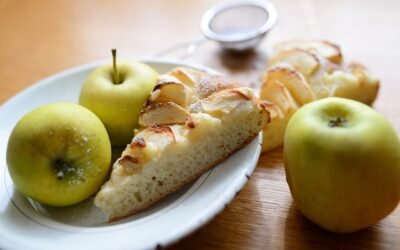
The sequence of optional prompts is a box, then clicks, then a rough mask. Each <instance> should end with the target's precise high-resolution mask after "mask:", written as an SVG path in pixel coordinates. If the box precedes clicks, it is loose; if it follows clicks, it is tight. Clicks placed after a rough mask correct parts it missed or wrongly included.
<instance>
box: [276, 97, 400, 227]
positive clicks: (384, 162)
mask: <svg viewBox="0 0 400 250" xmlns="http://www.w3.org/2000/svg"><path fill="white" fill-rule="evenodd" d="M337 116H340V117H343V118H345V119H347V124H346V125H345V126H344V127H331V126H329V121H330V120H333V121H335V117H337ZM331 125H332V123H331ZM284 160H285V172H286V179H287V182H288V184H289V187H290V191H291V193H292V197H293V199H294V202H295V205H297V207H298V209H299V210H300V211H301V212H302V213H303V214H304V215H305V216H306V217H307V218H308V219H310V220H311V221H313V222H314V223H316V224H318V225H319V226H321V227H323V228H325V229H327V230H330V231H333V232H337V233H348V232H354V231H357V230H360V229H363V228H366V227H368V226H370V225H373V224H375V223H377V222H378V221H379V220H381V219H383V218H384V217H385V216H387V215H388V214H389V213H390V212H392V211H393V210H394V209H395V207H396V206H397V204H398V203H399V199H400V142H399V138H398V136H397V133H396V131H395V130H394V128H393V127H392V126H391V125H390V123H389V122H388V121H387V119H386V118H385V117H384V116H382V115H381V114H379V113H378V112H376V111H375V110H374V109H372V108H370V107H369V106H367V105H365V104H362V103H359V102H356V101H352V100H348V99H343V98H334V97H332V98H326V99H322V100H319V101H315V102H312V103H309V104H306V105H305V106H303V107H302V108H300V109H299V110H298V111H297V112H296V113H295V114H294V115H293V117H292V118H291V119H290V121H289V123H288V126H287V128H286V132H285V142H284Z"/></svg>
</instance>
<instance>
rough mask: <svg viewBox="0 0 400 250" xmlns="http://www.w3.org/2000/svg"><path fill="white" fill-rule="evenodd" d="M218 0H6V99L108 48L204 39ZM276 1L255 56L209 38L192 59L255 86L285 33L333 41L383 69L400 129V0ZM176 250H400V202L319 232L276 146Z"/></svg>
mask: <svg viewBox="0 0 400 250" xmlns="http://www.w3.org/2000/svg"><path fill="white" fill-rule="evenodd" d="M217 2H220V1H216V0H206V1H183V0H181V1H180V0H168V1H167V0H165V1H139V0H136V1H128V0H119V1H68V0H61V1H51V0H31V1H22V0H0V103H4V102H5V101H7V99H9V98H10V97H12V96H13V95H15V94H16V93H18V92H19V91H21V90H23V89H24V88H26V87H28V86H29V85H31V84H33V83H34V82H36V81H38V80H40V79H41V78H43V77H46V76H48V75H51V74H53V73H56V72H58V71H60V70H63V69H67V68H69V67H72V66H76V65H79V64H83V63H88V62H91V61H93V60H98V59H103V58H108V57H109V49H110V48H112V47H117V48H118V49H119V54H120V55H124V56H140V55H147V56H148V55H153V54H155V53H156V52H158V51H161V50H163V49H165V48H167V47H169V46H171V45H174V44H177V43H180V42H186V41H192V40H193V39H196V38H199V37H201V34H200V31H199V21H200V18H201V16H202V13H204V11H205V10H206V9H207V8H208V7H210V6H211V5H213V4H215V3H217ZM272 2H273V3H274V4H275V5H276V7H277V10H278V16H279V17H278V18H279V20H278V23H277V25H276V26H275V28H274V30H273V31H272V32H271V33H270V34H269V35H268V38H267V39H266V40H265V41H264V43H263V44H262V45H261V46H260V47H259V49H258V51H257V52H256V53H254V54H250V55H246V56H233V55H231V54H227V53H224V52H223V51H221V50H220V49H219V48H218V46H217V45H216V44H214V43H211V42H209V43H207V44H205V45H203V46H202V47H201V48H200V49H199V51H197V53H196V54H195V55H193V56H192V57H191V58H189V59H188V61H193V62H197V63H200V64H204V65H207V66H210V67H214V68H216V69H217V70H219V71H221V72H223V73H226V74H229V75H231V76H233V77H235V78H237V79H238V80H241V81H243V83H245V84H248V85H250V86H252V87H257V86H259V84H260V82H259V81H258V80H257V79H258V76H259V75H260V74H261V71H260V70H262V69H263V68H264V67H265V61H266V60H267V48H268V46H270V45H271V44H273V43H275V42H277V41H281V40H284V39H288V38H308V37H312V38H324V39H328V40H331V41H334V42H336V43H339V44H341V45H342V49H343V51H344V54H345V56H349V57H351V58H356V59H357V60H359V61H361V62H364V63H365V64H366V65H367V66H368V67H369V68H370V69H371V70H372V72H374V73H375V74H376V75H377V76H379V78H380V79H381V80H382V87H381V90H380V93H379V97H378V100H377V101H376V102H375V105H374V106H375V108H376V109H378V110H379V111H380V112H382V113H384V114H385V115H386V116H387V117H388V118H389V120H390V121H391V122H392V123H393V124H394V126H395V127H396V129H397V130H398V131H400V109H399V103H400V102H399V96H400V94H398V92H400V84H399V83H400V73H399V69H398V67H399V58H400V33H399V32H398V31H399V28H398V25H399V24H400V15H399V10H400V2H399V1H396V0H387V1H377V0H376V1H361V0H358V1H351V2H350V1H345V0H337V1H317V0H299V1H290V0H280V1H277V0H276V1H272ZM0 122H1V121H0ZM171 248H172V249H189V248H190V249H205V248H207V249H213V248H222V249H267V248H270V249H399V248H400V208H398V209H397V210H396V211H395V212H394V213H392V214H391V215H390V216H389V217H387V218H386V219H384V220H383V221H381V222H380V223H379V224H377V225H375V226H373V227H371V228H369V229H367V230H364V231H361V232H358V233H355V234H350V235H336V234H332V233H328V232H326V231H323V230H321V229H319V228H318V227H316V226H314V225H313V224H311V223H310V222H309V221H307V220H306V219H305V218H304V217H303V216H302V215H301V214H300V213H299V212H298V211H297V210H296V208H295V207H294V206H293V204H292V198H291V196H290V193H289V189H288V186H287V184H286V181H285V176H284V171H283V164H282V150H281V149H278V150H275V151H273V152H270V153H268V154H264V155H262V156H261V158H260V160H259V163H258V166H257V169H256V171H255V172H254V174H253V176H252V177H251V179H250V181H249V182H248V183H247V184H246V186H245V187H244V189H243V190H242V191H241V192H240V194H239V195H238V196H237V197H236V198H235V199H234V201H233V202H232V203H231V204H230V205H229V206H228V207H227V208H226V209H225V210H224V211H223V212H222V213H221V214H219V215H218V216H216V218H214V219H213V220H212V221H211V222H209V223H208V224H207V225H206V226H204V227H203V228H201V229H199V230H198V231H196V232H195V233H193V234H192V235H190V236H188V237H186V238H185V239H183V240H182V241H180V242H179V243H177V244H175V245H173V246H172V247H171Z"/></svg>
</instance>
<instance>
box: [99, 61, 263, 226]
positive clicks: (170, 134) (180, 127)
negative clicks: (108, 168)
mask: <svg viewBox="0 0 400 250" xmlns="http://www.w3.org/2000/svg"><path fill="white" fill-rule="evenodd" d="M168 75H170V76H173V77H175V79H174V81H178V83H180V84H183V85H184V87H185V88H186V89H188V90H189V92H190V93H191V97H190V98H188V100H189V101H188V106H186V107H182V106H179V104H181V102H180V101H178V103H174V102H173V101H174V100H173V98H170V99H168V102H166V103H163V104H162V105H161V106H152V107H150V106H149V107H147V108H145V109H144V111H142V114H141V118H140V121H141V124H142V126H144V127H143V128H142V129H141V130H140V132H138V133H137V134H136V135H135V136H134V138H133V140H132V143H131V144H129V145H128V146H127V147H126V149H125V150H124V152H123V153H122V156H121V157H120V158H119V159H118V160H117V161H116V162H115V164H114V168H113V171H112V173H111V178H110V180H109V181H108V182H106V183H105V184H104V185H103V187H102V188H101V190H100V191H99V193H98V194H97V195H96V197H95V204H96V206H98V207H99V208H100V209H101V210H102V211H104V212H105V213H106V214H107V216H108V218H109V220H110V221H113V220H117V219H119V218H123V217H126V216H129V215H131V214H134V213H136V212H138V211H140V210H143V209H145V208H147V207H149V206H151V205H152V204H154V203H155V202H157V201H158V200H159V199H161V198H163V197H165V196H166V195H168V194H169V193H171V192H174V191H175V190H177V189H179V188H181V187H182V186H183V185H184V184H186V183H188V182H190V181H192V180H194V179H196V178H197V177H198V176H200V175H201V174H203V173H204V172H206V171H207V170H209V169H210V168H212V167H214V166H216V165H217V164H218V163H219V162H221V161H223V160H224V159H226V158H227V157H228V156H229V155H231V154H232V153H233V152H235V151H236V150H238V149H239V148H241V147H244V146H245V145H247V144H248V143H250V142H251V141H252V140H253V139H254V138H255V137H256V136H257V135H258V133H259V132H260V131H261V130H262V128H263V127H264V126H265V124H266V123H267V121H268V120H269V113H268V111H266V109H265V108H264V105H262V104H260V103H259V100H258V99H257V98H256V97H255V95H254V94H253V91H252V90H251V89H249V88H246V87H235V86H236V85H237V83H236V82H233V81H231V80H229V79H228V78H225V77H223V76H220V75H211V74H207V73H203V72H200V71H195V70H192V69H186V68H177V69H174V70H172V71H171V72H170V73H169V74H168ZM177 76H178V77H177ZM164 79H165V77H164ZM171 87H172V85H171ZM159 89H160V88H157V87H156V88H155V90H154V91H157V90H159ZM161 91H162V89H161ZM160 94H161V93H160ZM152 96H153V97H154V98H153V99H152V100H151V102H157V99H158V98H159V96H160V95H158V96H157V94H155V95H152ZM173 96H174V95H169V97H173ZM177 99H178V100H181V98H177ZM160 103H161V102H159V104H158V105H160ZM172 103H173V104H172ZM150 105H152V104H150ZM157 109H160V110H158V111H157ZM164 112H174V113H175V114H178V115H177V117H178V118H177V119H176V120H173V119H174V118H173V117H171V116H169V115H168V114H164Z"/></svg>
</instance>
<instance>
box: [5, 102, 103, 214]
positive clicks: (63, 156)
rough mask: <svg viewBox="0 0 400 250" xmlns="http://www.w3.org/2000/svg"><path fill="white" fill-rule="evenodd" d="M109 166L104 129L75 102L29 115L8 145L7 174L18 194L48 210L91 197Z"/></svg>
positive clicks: (51, 106)
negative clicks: (50, 207)
mask: <svg viewBox="0 0 400 250" xmlns="http://www.w3.org/2000/svg"><path fill="white" fill-rule="evenodd" d="M110 162H111V144H110V140H109V138H108V134H107V131H106V129H105V127H104V125H103V124H102V123H101V121H100V119H99V118H98V117H97V116H96V115H95V114H93V113H92V112H91V111H90V110H88V109H86V108H84V107H82V106H80V105H78V104H74V103H53V104H48V105H45V106H42V107H39V108H37V109H35V110H33V111H31V112H29V113H28V114H26V115H25V116H24V117H23V118H22V119H21V120H19V122H18V123H17V125H16V126H15V127H14V129H13V131H12V133H11V136H10V139H9V141H8V146H7V165H8V171H9V173H10V176H11V178H12V180H13V182H14V184H15V186H16V187H17V189H18V190H19V191H20V192H21V193H23V194H24V195H26V196H28V197H30V198H32V199H34V200H37V201H39V202H41V203H43V204H46V205H51V206H68V205H72V204H75V203H78V202H80V201H82V200H84V199H86V198H87V197H89V196H90V195H92V194H93V193H95V192H96V191H97V190H98V189H99V188H100V186H101V185H102V184H103V182H104V180H105V178H106V176H107V174H108V170H109V168H110ZM66 164H67V165H68V167H67V165H66ZM68 170H69V172H68Z"/></svg>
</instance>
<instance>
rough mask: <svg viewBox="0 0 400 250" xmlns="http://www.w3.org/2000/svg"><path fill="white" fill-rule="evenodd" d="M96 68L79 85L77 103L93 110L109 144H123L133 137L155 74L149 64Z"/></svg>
mask: <svg viewBox="0 0 400 250" xmlns="http://www.w3.org/2000/svg"><path fill="white" fill-rule="evenodd" d="M112 52H113V64H107V65H103V66H100V67H98V68H96V69H95V70H94V71H93V72H91V73H90V75H89V77H88V78H87V79H86V81H85V83H84V84H83V86H82V89H81V93H80V97H79V103H80V104H81V105H83V106H85V107H87V108H88V109H90V110H91V111H93V112H94V113H95V114H96V115H97V116H98V117H99V118H100V120H101V121H102V122H103V124H104V125H105V127H106V129H107V132H108V134H109V136H110V140H111V144H112V145H116V146H117V145H124V144H127V143H129V142H130V141H131V140H132V138H133V131H134V129H135V128H138V118H139V114H140V111H141V109H142V108H143V106H144V103H145V101H146V100H147V98H148V97H149V96H150V92H151V91H152V90H153V88H154V86H155V83H156V80H157V76H158V73H157V72H156V71H155V70H154V69H153V68H151V67H150V66H149V65H147V64H144V63H140V62H135V61H125V62H122V63H118V64H117V63H116V52H115V50H112Z"/></svg>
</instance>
